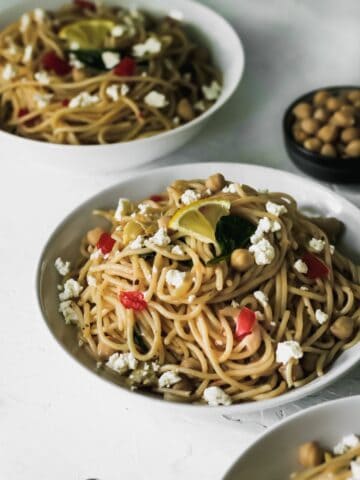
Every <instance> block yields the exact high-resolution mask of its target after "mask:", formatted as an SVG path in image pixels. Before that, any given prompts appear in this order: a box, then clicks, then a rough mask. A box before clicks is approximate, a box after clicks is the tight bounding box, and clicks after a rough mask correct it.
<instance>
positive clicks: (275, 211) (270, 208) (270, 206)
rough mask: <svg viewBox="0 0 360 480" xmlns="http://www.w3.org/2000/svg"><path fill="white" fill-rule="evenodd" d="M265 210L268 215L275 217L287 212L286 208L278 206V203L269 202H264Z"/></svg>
mask: <svg viewBox="0 0 360 480" xmlns="http://www.w3.org/2000/svg"><path fill="white" fill-rule="evenodd" d="M265 208H266V211H267V212H268V213H271V214H272V215H275V216H276V217H280V215H282V214H283V213H286V212H287V208H286V207H285V206H284V205H279V204H278V203H274V202H270V201H269V202H266V205H265Z"/></svg>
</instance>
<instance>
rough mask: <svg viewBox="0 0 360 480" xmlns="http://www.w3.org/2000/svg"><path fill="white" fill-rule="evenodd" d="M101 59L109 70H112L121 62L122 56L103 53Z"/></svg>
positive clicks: (114, 53) (113, 53)
mask: <svg viewBox="0 0 360 480" xmlns="http://www.w3.org/2000/svg"><path fill="white" fill-rule="evenodd" d="M101 59H102V61H103V63H104V65H105V68H106V69H107V70H111V69H112V68H114V67H115V65H117V64H118V63H119V62H120V55H119V54H118V53H116V52H103V53H102V54H101Z"/></svg>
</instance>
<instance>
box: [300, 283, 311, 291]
mask: <svg viewBox="0 0 360 480" xmlns="http://www.w3.org/2000/svg"><path fill="white" fill-rule="evenodd" d="M300 290H303V291H304V292H308V291H309V287H307V286H306V285H302V286H301V287H300Z"/></svg>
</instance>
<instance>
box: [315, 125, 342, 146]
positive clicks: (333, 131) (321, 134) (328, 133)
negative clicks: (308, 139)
mask: <svg viewBox="0 0 360 480" xmlns="http://www.w3.org/2000/svg"><path fill="white" fill-rule="evenodd" d="M337 135H338V128H337V127H336V126H335V125H324V126H323V127H321V128H320V130H319V131H318V133H317V136H318V138H320V140H322V141H323V142H324V143H332V142H333V141H334V140H336V137H337Z"/></svg>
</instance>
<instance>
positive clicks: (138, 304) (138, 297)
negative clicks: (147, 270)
mask: <svg viewBox="0 0 360 480" xmlns="http://www.w3.org/2000/svg"><path fill="white" fill-rule="evenodd" d="M119 298H120V302H121V304H122V305H123V306H124V307H125V308H127V309H132V310H135V311H136V312H142V311H143V310H145V309H146V308H147V302H146V300H145V299H144V294H143V293H142V292H120V295H119Z"/></svg>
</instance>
